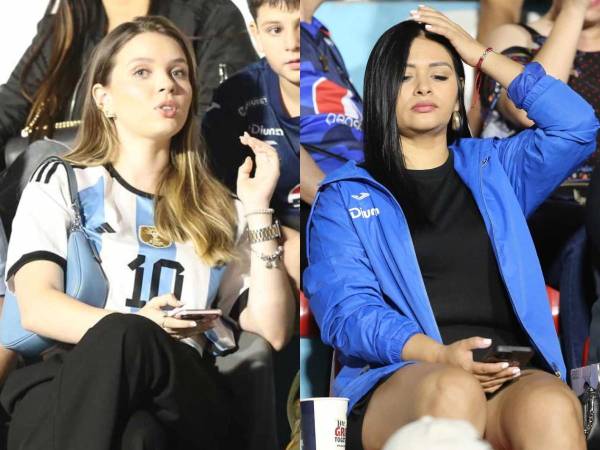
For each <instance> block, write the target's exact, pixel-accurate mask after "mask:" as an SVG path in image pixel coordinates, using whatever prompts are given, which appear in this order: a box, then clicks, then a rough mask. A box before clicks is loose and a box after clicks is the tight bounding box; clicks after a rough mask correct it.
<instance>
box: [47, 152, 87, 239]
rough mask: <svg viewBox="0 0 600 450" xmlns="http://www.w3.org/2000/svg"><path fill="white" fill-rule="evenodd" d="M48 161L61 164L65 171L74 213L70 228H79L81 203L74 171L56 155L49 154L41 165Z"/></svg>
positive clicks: (80, 224) (80, 225)
mask: <svg viewBox="0 0 600 450" xmlns="http://www.w3.org/2000/svg"><path fill="white" fill-rule="evenodd" d="M49 162H56V163H58V164H61V165H62V166H63V167H64V168H65V171H66V172H67V184H68V186H69V196H70V197H71V209H72V210H73V214H74V215H75V221H74V223H73V225H72V227H71V228H72V229H73V228H81V227H82V221H81V203H79V191H78V188H77V177H76V176H75V171H74V170H73V167H71V164H70V163H68V162H67V161H65V160H64V159H62V158H60V157H58V156H50V157H48V158H46V159H45V160H44V162H42V165H43V164H46V163H49Z"/></svg>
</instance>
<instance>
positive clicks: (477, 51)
mask: <svg viewBox="0 0 600 450" xmlns="http://www.w3.org/2000/svg"><path fill="white" fill-rule="evenodd" d="M411 18H412V19H413V20H415V21H417V22H419V23H424V24H425V28H426V29H427V31H429V32H431V33H435V34H439V35H442V36H444V37H445V38H446V39H448V40H449V41H450V43H451V44H452V46H453V47H454V48H455V49H456V51H457V52H458V54H459V55H460V57H461V58H462V60H463V61H464V62H465V63H467V64H468V65H470V66H471V67H475V66H476V65H477V63H478V62H479V58H481V56H482V55H483V52H484V51H485V47H484V46H483V44H481V43H479V42H478V41H477V40H476V39H475V38H473V37H472V36H471V35H470V34H469V33H467V32H466V31H465V30H464V29H463V28H462V27H461V26H460V25H457V24H456V23H454V22H452V21H451V20H450V19H448V17H446V16H445V15H444V14H442V13H441V12H439V11H437V10H435V9H433V8H430V7H428V6H424V5H419V8H418V9H417V10H414V11H411Z"/></svg>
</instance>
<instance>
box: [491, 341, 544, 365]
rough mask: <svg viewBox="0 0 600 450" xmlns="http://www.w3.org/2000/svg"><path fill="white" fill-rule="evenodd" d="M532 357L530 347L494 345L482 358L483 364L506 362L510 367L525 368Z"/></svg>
mask: <svg viewBox="0 0 600 450" xmlns="http://www.w3.org/2000/svg"><path fill="white" fill-rule="evenodd" d="M532 356H533V349H532V348H531V347H518V346H514V345H495V346H493V347H492V348H491V349H490V350H489V351H488V353H487V354H486V355H485V356H484V357H483V362H486V363H497V362H507V363H509V364H510V366H511V367H525V366H526V365H527V363H528V362H529V361H530V360H531V358H532Z"/></svg>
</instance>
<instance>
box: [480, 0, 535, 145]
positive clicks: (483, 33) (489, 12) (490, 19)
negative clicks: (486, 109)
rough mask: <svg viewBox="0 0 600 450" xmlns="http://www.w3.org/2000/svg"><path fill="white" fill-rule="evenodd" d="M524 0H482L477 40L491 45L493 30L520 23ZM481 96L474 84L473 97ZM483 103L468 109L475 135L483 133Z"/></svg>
mask: <svg viewBox="0 0 600 450" xmlns="http://www.w3.org/2000/svg"><path fill="white" fill-rule="evenodd" d="M523 3H524V0H509V1H507V0H480V1H479V17H478V21H477V40H478V41H479V42H481V43H482V44H483V45H485V46H488V45H490V42H489V41H490V37H491V36H492V34H493V32H494V31H495V30H496V29H497V28H499V27H500V26H502V25H506V24H513V23H518V22H519V21H520V20H521V10H522V8H523ZM477 96H479V92H477V86H475V85H474V86H473V93H472V98H476V97H477ZM480 107H481V103H480V102H478V101H475V102H473V103H472V105H471V108H470V109H469V111H468V116H469V127H470V128H471V133H472V134H473V135H474V136H479V134H480V133H481V126H482V124H481V108H480Z"/></svg>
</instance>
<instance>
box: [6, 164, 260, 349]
mask: <svg viewBox="0 0 600 450" xmlns="http://www.w3.org/2000/svg"><path fill="white" fill-rule="evenodd" d="M74 169H75V175H76V177H77V184H78V190H79V199H80V201H81V207H82V210H83V211H82V212H83V220H84V228H85V230H86V231H87V233H88V236H89V237H90V238H91V240H92V241H93V243H94V244H95V246H96V249H97V250H98V253H99V255H100V258H101V260H102V268H103V269H104V272H105V274H106V276H107V278H108V281H109V293H108V299H107V302H106V306H105V308H106V309H110V310H114V311H118V312H123V313H128V312H136V311H138V310H139V309H140V308H141V307H143V306H144V305H145V303H146V302H147V301H148V300H150V299H152V298H153V297H155V296H157V295H163V294H168V293H173V294H174V295H175V296H176V297H178V298H179V299H180V300H181V301H183V302H185V307H186V308H212V307H218V308H220V309H222V310H223V314H224V316H226V318H225V320H224V321H221V322H220V323H219V325H218V326H217V327H216V328H215V329H213V330H211V331H210V332H209V333H207V337H209V338H210V339H211V341H213V342H214V343H215V344H216V347H217V349H220V350H225V349H229V347H231V346H233V345H234V340H233V332H232V330H231V329H230V326H229V324H227V323H226V321H227V316H230V314H231V313H232V309H234V306H235V304H236V301H237V299H238V297H239V296H240V295H241V294H242V293H243V292H244V291H245V290H246V289H248V286H249V277H250V246H249V244H248V241H247V237H246V233H243V230H244V228H245V221H244V216H243V212H242V207H241V203H240V202H239V201H236V208H237V212H238V239H237V241H238V242H237V250H238V252H237V253H238V258H237V259H235V260H234V261H232V262H230V263H229V264H227V265H225V266H221V267H210V266H208V265H207V264H205V263H204V262H203V261H202V260H201V259H200V258H199V257H198V256H197V255H196V252H195V251H194V247H193V245H192V243H191V242H185V243H178V242H169V241H166V240H165V239H163V238H162V237H161V236H159V234H158V232H157V230H156V228H155V227H154V199H153V196H152V195H151V194H148V193H145V192H141V191H139V190H137V189H135V188H134V187H133V186H131V185H129V184H128V183H127V182H126V181H125V180H124V179H123V178H122V177H121V176H120V175H119V174H118V173H117V171H116V170H115V169H114V168H113V167H112V166H110V165H106V166H95V167H81V166H75V167H74ZM72 220H73V213H72V209H71V206H70V200H69V190H68V184H67V176H66V172H65V169H64V167H62V166H61V165H59V164H58V163H56V162H49V163H46V164H43V165H42V166H40V168H38V170H37V171H36V172H35V173H34V174H33V176H32V178H31V180H30V182H29V184H28V185H27V186H26V188H25V190H24V191H23V195H22V197H21V201H20V203H19V207H18V209H17V213H16V215H15V218H14V222H13V231H12V235H11V238H10V242H9V246H8V257H7V264H6V267H7V271H6V280H7V284H8V288H9V289H12V276H13V275H14V274H15V273H16V272H17V271H18V270H19V268H21V267H22V266H23V265H24V264H26V263H28V262H30V261H34V260H48V261H53V262H55V263H57V264H59V265H60V266H61V267H63V269H64V268H65V267H66V266H65V265H66V258H67V239H68V229H69V226H70V224H71V222H72ZM190 344H192V345H194V346H197V345H195V344H200V345H201V346H202V345H203V344H204V342H203V340H202V339H199V340H198V341H197V342H196V343H192V342H190Z"/></svg>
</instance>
